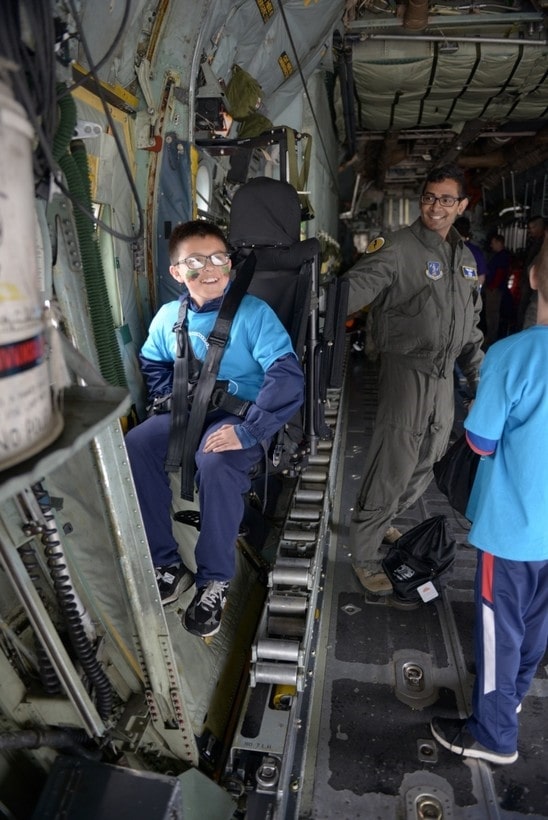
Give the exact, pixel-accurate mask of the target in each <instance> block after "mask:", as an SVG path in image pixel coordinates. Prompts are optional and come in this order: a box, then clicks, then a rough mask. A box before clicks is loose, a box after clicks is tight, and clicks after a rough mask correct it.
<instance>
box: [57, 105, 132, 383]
mask: <svg viewBox="0 0 548 820" xmlns="http://www.w3.org/2000/svg"><path fill="white" fill-rule="evenodd" d="M59 107H60V117H59V125H58V128H57V132H56V135H55V139H54V149H53V150H54V156H55V158H56V159H57V161H58V162H59V167H60V168H61V170H62V171H63V173H64V175H65V179H66V183H67V187H68V190H69V191H70V193H71V196H72V197H74V199H75V200H76V201H77V202H79V203H80V204H81V205H82V207H83V208H84V210H85V211H87V212H88V213H91V211H92V207H93V206H92V201H91V189H90V184H89V171H88V162H87V152H86V148H85V146H84V144H83V142H82V141H80V140H79V141H73V142H71V138H72V135H73V134H74V126H75V124H76V105H75V103H74V100H73V99H72V97H70V95H67V96H66V97H63V99H62V100H61V101H60V103H59ZM74 222H75V225H76V233H77V236H78V244H79V247H80V257H81V260H82V268H83V273H84V284H85V288H86V293H87V298H88V307H89V313H90V319H91V325H92V329H93V335H94V339H95V347H96V350H97V358H98V362H99V369H100V371H101V374H102V376H103V378H105V379H106V380H107V381H108V382H109V383H110V384H113V385H120V386H122V387H127V380H126V375H125V372H124V366H123V363H122V357H121V355H120V348H119V346H118V340H117V338H116V332H115V328H114V322H113V320H112V312H111V308H110V303H109V299H108V291H107V286H106V281H105V274H104V270H103V264H102V260H101V253H100V250H99V245H98V243H97V234H96V232H95V229H94V226H93V222H92V221H91V219H90V218H89V217H88V216H86V214H84V213H82V211H81V210H80V209H79V208H77V207H75V208H74Z"/></svg>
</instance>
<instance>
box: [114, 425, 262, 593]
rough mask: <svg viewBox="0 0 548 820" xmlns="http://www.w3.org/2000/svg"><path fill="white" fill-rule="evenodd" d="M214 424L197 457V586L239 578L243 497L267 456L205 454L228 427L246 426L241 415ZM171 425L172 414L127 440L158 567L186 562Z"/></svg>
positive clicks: (254, 450) (255, 450)
mask: <svg viewBox="0 0 548 820" xmlns="http://www.w3.org/2000/svg"><path fill="white" fill-rule="evenodd" d="M209 419H211V420H210V423H209V424H207V425H206V427H204V432H203V434H202V440H201V442H200V446H199V448H198V451H197V452H196V456H195V459H196V466H197V473H196V484H197V486H198V497H199V502H200V520H201V527H200V533H199V535H198V540H197V543H196V548H195V558H196V565H197V572H196V586H197V587H200V586H203V585H204V584H207V582H208V581H211V580H217V581H229V580H230V579H231V578H233V576H234V572H235V548H236V539H237V536H238V529H239V526H240V522H241V520H242V517H243V512H244V499H243V494H244V493H246V492H247V491H248V490H249V487H250V484H251V481H250V477H249V475H250V471H251V469H252V467H253V466H254V465H255V464H257V463H258V462H259V461H260V459H261V457H262V456H263V449H262V447H261V445H260V444H256V445H254V446H253V447H249V448H247V449H245V450H229V451H225V452H222V453H204V452H203V443H204V440H205V438H207V436H208V434H209V433H210V432H211V431H212V430H214V429H216V428H218V427H220V426H221V425H222V424H239V423H240V422H241V419H240V418H238V417H237V416H232V415H227V414H226V413H219V412H217V413H215V414H211V415H210V416H209ZM170 424H171V414H170V413H164V414H160V415H155V416H151V417H150V418H148V419H147V420H146V421H144V422H143V423H142V424H139V425H138V426H137V427H134V428H133V429H132V430H130V431H129V433H128V434H127V436H126V447H127V451H128V455H129V460H130V464H131V470H132V473H133V480H134V483H135V488H136V490H137V496H138V499H139V506H140V508H141V514H142V517H143V522H144V525H145V531H146V535H147V540H148V543H149V547H150V552H151V554H152V563H153V564H154V566H156V567H160V566H162V567H166V566H172V565H173V564H179V563H180V562H181V557H180V555H179V549H178V544H177V541H176V540H175V538H174V537H173V530H172V520H171V487H170V482H169V476H168V474H167V473H166V472H165V470H164V461H165V458H166V453H167V445H168V439H169V428H170Z"/></svg>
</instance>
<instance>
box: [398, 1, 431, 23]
mask: <svg viewBox="0 0 548 820" xmlns="http://www.w3.org/2000/svg"><path fill="white" fill-rule="evenodd" d="M427 24H428V0H407V6H406V7H405V14H404V15H403V27H404V28H405V29H408V30H409V31H424V29H425V28H426V26H427Z"/></svg>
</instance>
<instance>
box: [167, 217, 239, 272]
mask: <svg viewBox="0 0 548 820" xmlns="http://www.w3.org/2000/svg"><path fill="white" fill-rule="evenodd" d="M194 236H200V237H204V236H216V237H217V239H219V240H220V241H221V242H222V243H223V246H224V247H225V248H226V249H227V250H228V242H227V240H226V237H225V235H224V233H223V231H222V230H221V228H219V226H218V225H215V223H214V222H206V221H205V220H204V219H192V220H190V222H181V223H180V224H179V225H176V226H175V227H174V228H173V230H172V231H171V235H170V237H169V245H168V250H169V258H170V260H171V263H172V264H174V263H175V262H176V261H177V255H178V253H179V245H180V244H181V242H186V240H187V239H192V237H194Z"/></svg>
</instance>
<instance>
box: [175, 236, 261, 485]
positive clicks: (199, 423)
mask: <svg viewBox="0 0 548 820" xmlns="http://www.w3.org/2000/svg"><path fill="white" fill-rule="evenodd" d="M246 251H247V255H246V257H245V259H244V260H243V262H242V263H241V267H240V268H239V270H238V271H237V273H236V278H235V279H234V281H233V282H232V285H231V286H230V288H229V290H228V291H227V293H226V294H225V297H224V299H223V302H222V305H221V307H220V310H219V314H218V316H217V319H216V321H215V324H214V326H213V329H212V331H211V333H210V334H209V336H208V340H207V341H208V349H207V354H206V357H205V360H204V363H203V365H202V369H201V371H200V378H199V379H198V383H197V385H196V389H195V391H194V394H193V399H192V408H191V410H190V414H189V417H188V423H187V425H186V430H185V435H184V441H183V446H182V460H181V462H180V463H181V498H184V499H186V500H187V501H192V500H193V499H194V455H195V453H196V450H197V448H198V444H199V441H200V436H201V435H202V430H203V427H204V422H205V417H206V413H207V409H208V406H209V400H210V398H211V395H212V393H213V389H214V387H215V381H216V379H217V373H218V372H219V365H220V363H221V359H222V357H223V353H224V348H225V345H226V342H227V340H228V335H229V333H230V328H231V326H232V320H233V319H234V315H235V313H236V311H237V310H238V307H239V305H240V302H241V301H242V299H243V297H244V294H245V292H246V291H247V289H248V287H249V283H250V282H251V277H252V276H253V271H254V270H255V262H256V258H255V254H254V252H253V251H249V250H247V249H246Z"/></svg>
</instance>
